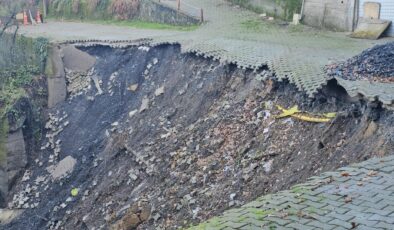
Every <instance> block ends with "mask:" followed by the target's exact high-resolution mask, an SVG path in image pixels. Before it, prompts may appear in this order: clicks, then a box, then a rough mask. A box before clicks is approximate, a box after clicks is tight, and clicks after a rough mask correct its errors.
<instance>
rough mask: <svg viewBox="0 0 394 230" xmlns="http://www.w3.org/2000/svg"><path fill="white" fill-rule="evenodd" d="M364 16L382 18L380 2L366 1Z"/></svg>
mask: <svg viewBox="0 0 394 230" xmlns="http://www.w3.org/2000/svg"><path fill="white" fill-rule="evenodd" d="M364 18H369V19H380V3H378V2H366V3H364Z"/></svg>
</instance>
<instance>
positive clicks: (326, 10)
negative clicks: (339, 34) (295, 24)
mask: <svg viewBox="0 0 394 230" xmlns="http://www.w3.org/2000/svg"><path fill="white" fill-rule="evenodd" d="M389 1H393V0H389ZM355 4H356V0H305V2H304V7H303V22H304V23H305V24H307V25H310V26H315V27H321V28H328V29H332V30H336V31H352V30H353V27H354V15H355V13H356V12H355Z"/></svg>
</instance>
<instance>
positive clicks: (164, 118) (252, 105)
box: [6, 46, 394, 229]
mask: <svg viewBox="0 0 394 230" xmlns="http://www.w3.org/2000/svg"><path fill="white" fill-rule="evenodd" d="M85 51H87V52H88V53H90V54H91V55H93V56H96V57H97V61H96V65H95V67H94V69H91V70H90V71H89V73H86V74H80V75H78V76H76V75H74V74H73V73H72V72H68V79H69V89H68V91H69V94H70V95H69V99H68V100H67V101H66V102H64V103H62V104H59V105H58V106H57V107H55V108H53V109H51V110H50V111H49V113H50V116H49V117H50V120H49V122H48V124H47V133H46V138H44V139H43V140H42V146H43V147H42V150H39V151H35V152H32V154H33V155H32V158H33V159H35V160H34V161H33V162H32V164H31V165H30V167H29V168H28V169H27V174H26V175H25V177H24V180H23V181H20V182H19V183H18V184H17V186H16V187H15V188H14V190H13V191H12V192H13V193H14V194H15V196H14V197H13V198H12V199H11V200H10V206H11V207H19V205H20V204H21V205H20V206H21V207H24V206H26V207H28V208H27V209H26V210H25V212H24V213H23V214H22V215H21V216H20V217H19V218H17V219H15V220H14V221H13V222H12V223H10V224H8V225H7V226H6V228H7V229H21V228H24V227H25V226H29V228H30V229H43V228H52V229H56V228H59V229H61V228H65V229H92V228H103V229H111V228H112V229H133V228H137V229H160V228H161V229H176V228H178V227H180V226H188V225H190V224H193V223H197V222H200V221H202V220H206V219H207V218H209V217H211V216H213V215H217V214H219V213H221V212H222V211H223V210H225V209H227V208H229V207H234V206H239V205H241V204H244V203H245V202H248V201H251V200H253V199H254V198H256V197H258V196H260V195H262V194H265V193H269V192H274V191H278V190H282V189H286V188H289V187H290V186H291V185H294V184H295V183H298V182H302V181H305V180H306V179H307V178H308V177H310V176H312V175H317V174H319V173H321V172H323V171H327V170H332V169H335V168H337V167H339V166H344V165H347V164H349V163H352V162H358V161H362V160H365V159H368V158H370V157H372V156H376V155H378V156H383V155H386V154H389V153H392V152H393V149H394V136H393V134H394V132H393V131H394V130H393V129H394V126H393V124H394V115H393V112H390V111H386V110H383V109H382V108H381V106H380V104H379V103H366V102H363V101H359V100H356V99H353V100H351V99H349V98H348V97H347V95H346V93H345V92H344V90H343V89H341V88H340V87H338V86H337V85H336V84H335V82H334V81H333V82H330V83H329V84H328V86H326V87H324V88H323V89H322V90H321V92H320V93H319V94H318V95H317V96H316V97H315V98H314V99H309V98H307V97H306V96H305V95H303V94H302V93H300V92H297V91H296V89H295V87H293V86H292V85H289V84H288V83H286V82H282V83H277V82H274V81H273V80H271V73H270V72H269V71H267V70H261V71H263V72H265V76H266V78H265V80H263V81H260V80H258V79H256V77H255V73H253V72H249V71H244V70H239V69H237V68H235V67H234V66H231V65H230V66H229V65H223V64H220V63H217V62H213V61H212V60H208V59H202V58H200V57H196V56H194V55H190V54H181V53H180V49H179V47H176V46H161V47H156V48H149V47H135V48H129V49H111V48H107V47H100V46H99V47H93V48H86V49H85ZM91 79H92V80H91ZM276 105H281V106H283V107H286V108H289V107H291V106H293V105H298V106H299V107H300V109H302V110H304V111H309V112H314V113H322V112H337V113H338V115H337V117H336V118H335V119H334V120H333V121H331V122H328V123H309V122H303V121H299V120H295V119H293V118H284V119H275V118H274V115H275V114H278V111H277V109H276ZM59 162H60V163H59ZM48 167H49V168H48ZM62 167H63V168H62ZM55 171H56V172H55ZM74 188H77V189H78V194H77V195H76V196H72V195H71V193H70V192H71V190H72V189H74ZM74 191H75V190H74ZM74 195H75V194H74ZM26 204H27V205H26Z"/></svg>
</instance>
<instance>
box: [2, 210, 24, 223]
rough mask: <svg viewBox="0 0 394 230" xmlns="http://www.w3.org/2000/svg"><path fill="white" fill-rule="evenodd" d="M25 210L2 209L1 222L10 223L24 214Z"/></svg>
mask: <svg viewBox="0 0 394 230" xmlns="http://www.w3.org/2000/svg"><path fill="white" fill-rule="evenodd" d="M22 212H23V210H15V209H0V224H8V223H10V222H11V221H12V220H13V219H15V218H17V217H18V216H20V214H22Z"/></svg>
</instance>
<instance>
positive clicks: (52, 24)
mask: <svg viewBox="0 0 394 230" xmlns="http://www.w3.org/2000/svg"><path fill="white" fill-rule="evenodd" d="M20 33H21V34H23V35H26V36H30V37H47V38H49V39H51V40H52V41H53V42H62V41H67V40H76V39H84V40H87V39H96V40H112V41H115V40H135V39H142V38H152V37H157V36H170V35H173V36H176V35H180V34H182V32H180V31H172V30H147V29H136V28H132V27H125V26H114V25H100V24H92V23H80V22H60V21H58V22H57V21H49V22H48V23H45V24H41V25H38V26H22V27H20Z"/></svg>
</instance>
